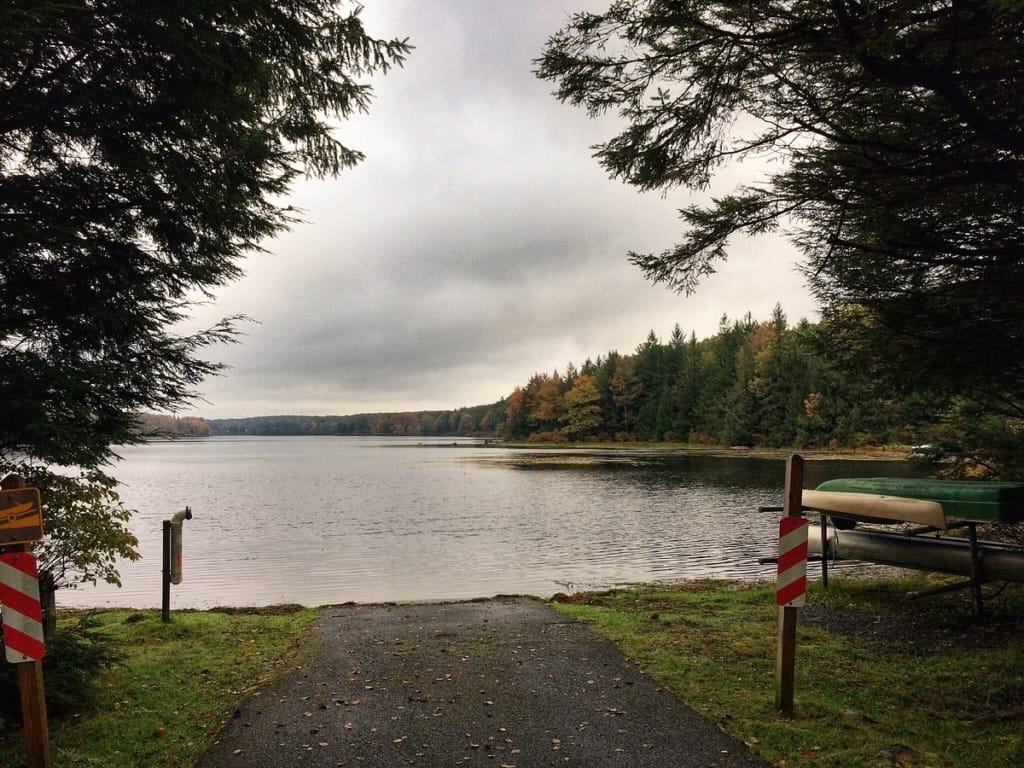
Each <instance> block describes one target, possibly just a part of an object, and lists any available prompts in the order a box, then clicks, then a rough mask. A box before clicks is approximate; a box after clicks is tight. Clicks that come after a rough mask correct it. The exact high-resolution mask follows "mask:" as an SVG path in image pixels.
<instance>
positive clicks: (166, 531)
mask: <svg viewBox="0 0 1024 768" xmlns="http://www.w3.org/2000/svg"><path fill="white" fill-rule="evenodd" d="M161 530H162V532H163V554H164V556H163V567H162V568H161V569H160V576H161V582H160V621H162V622H163V623H164V624H166V623H167V622H169V621H170V620H171V521H170V520H164V524H163V528H162V529H161Z"/></svg>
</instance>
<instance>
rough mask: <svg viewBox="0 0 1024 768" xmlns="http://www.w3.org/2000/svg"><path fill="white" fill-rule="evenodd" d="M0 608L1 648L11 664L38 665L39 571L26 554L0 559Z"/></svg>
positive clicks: (42, 651) (40, 641)
mask: <svg viewBox="0 0 1024 768" xmlns="http://www.w3.org/2000/svg"><path fill="white" fill-rule="evenodd" d="M0 605H3V607H4V647H5V648H6V655H7V660H8V661H9V662H11V663H12V664H21V663H22V662H25V661H40V660H41V659H42V658H43V655H44V654H45V653H46V646H45V645H44V643H43V609H42V606H41V605H40V603H39V567H38V565H37V564H36V559H35V557H33V556H32V555H31V554H29V553H28V552H7V553H5V554H2V555H0Z"/></svg>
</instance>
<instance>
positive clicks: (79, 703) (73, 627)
mask: <svg viewBox="0 0 1024 768" xmlns="http://www.w3.org/2000/svg"><path fill="white" fill-rule="evenodd" d="M98 626H99V621H98V620H97V619H96V617H95V616H94V615H93V614H91V613H86V614H82V615H81V616H79V617H77V618H75V619H72V620H71V621H68V622H65V623H63V624H62V625H61V626H58V628H57V631H56V632H54V634H53V635H52V636H51V637H49V638H47V640H46V656H44V657H43V677H44V680H45V686H46V709H47V712H48V713H49V714H51V715H54V716H59V715H62V714H67V713H70V712H73V711H80V710H81V708H82V707H83V706H84V705H87V704H88V703H89V702H90V700H91V699H92V693H93V681H94V680H95V679H96V677H97V676H98V675H99V673H100V672H102V671H103V670H105V669H107V668H109V667H111V666H112V665H114V664H116V663H117V662H118V661H120V660H121V659H122V658H123V657H122V654H121V652H120V650H119V648H118V646H117V644H116V643H115V641H114V640H113V639H111V638H110V637H109V636H108V635H106V634H104V633H103V632H102V631H100V630H99V629H98V628H97V627H98ZM16 667H17V665H15V664H8V663H6V662H0V730H2V728H3V723H5V722H8V721H20V719H21V697H20V696H19V694H18V670H17V668H16Z"/></svg>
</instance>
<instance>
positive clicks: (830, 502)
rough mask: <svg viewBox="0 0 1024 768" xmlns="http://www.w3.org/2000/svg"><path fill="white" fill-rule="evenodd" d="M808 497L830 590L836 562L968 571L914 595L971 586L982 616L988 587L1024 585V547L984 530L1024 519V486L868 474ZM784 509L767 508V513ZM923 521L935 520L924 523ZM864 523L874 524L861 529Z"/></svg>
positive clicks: (816, 550)
mask: <svg viewBox="0 0 1024 768" xmlns="http://www.w3.org/2000/svg"><path fill="white" fill-rule="evenodd" d="M805 497H806V501H805V503H803V505H802V506H803V510H804V513H805V514H806V512H807V511H817V512H818V513H819V514H820V525H818V526H811V527H810V530H809V531H808V552H809V554H810V555H811V556H810V557H809V559H814V560H819V561H820V562H821V569H822V570H821V577H822V584H823V585H824V586H825V587H827V586H828V564H829V561H833V562H835V561H837V560H860V561H867V562H872V563H878V564H881V565H891V566H894V567H898V568H910V569H913V570H920V571H932V572H936V573H946V574H951V575H959V576H966V577H967V578H966V579H964V580H962V581H957V582H955V583H951V584H946V585H942V586H938V587H934V588H932V589H927V590H921V591H918V592H915V593H911V594H912V596H913V597H926V596H929V595H935V594H940V593H943V592H951V591H954V590H959V589H969V590H970V591H971V597H972V600H973V610H974V613H975V615H980V614H981V613H982V611H983V609H984V603H983V595H982V589H981V588H982V585H983V584H986V583H989V582H994V581H1002V582H1017V583H1024V546H1019V545H1013V544H1004V543H1000V542H993V541H980V540H979V539H978V532H977V528H978V525H979V524H983V523H986V522H1021V521H1022V519H1024V485H1021V484H1011V483H981V482H978V483H975V482H956V481H928V480H903V479H900V478H864V479H848V480H831V481H828V482H826V483H822V484H821V485H820V486H818V488H817V489H816V490H815V491H806V492H805ZM929 505H930V506H929ZM781 510H782V507H760V508H759V511H764V512H768V511H781ZM937 510H938V513H937ZM958 518H959V519H958ZM922 521H927V522H928V523H929V524H924V525H921V524H919V523H921V522H922ZM859 522H860V523H863V522H867V523H870V524H872V527H870V528H867V529H865V528H856V526H857V524H858V523H859ZM892 524H899V525H901V526H902V527H901V528H894V527H893V525H892ZM878 526H882V527H881V528H879V527H878ZM951 529H960V530H965V531H966V534H967V535H966V536H964V537H959V536H956V537H951V536H948V535H944V534H945V532H946V531H948V530H951ZM774 560H775V558H763V559H762V560H760V561H759V562H773V561H774Z"/></svg>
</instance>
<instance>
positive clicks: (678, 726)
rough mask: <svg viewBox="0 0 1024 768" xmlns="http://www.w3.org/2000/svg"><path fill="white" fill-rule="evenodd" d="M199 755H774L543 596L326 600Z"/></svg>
mask: <svg viewBox="0 0 1024 768" xmlns="http://www.w3.org/2000/svg"><path fill="white" fill-rule="evenodd" d="M313 631H314V639H313V642H312V644H311V654H312V658H309V659H308V660H306V661H305V662H303V660H301V659H300V660H297V662H296V663H297V664H301V666H297V667H296V668H294V669H293V670H292V671H290V672H289V673H287V674H286V675H284V676H283V677H281V678H280V679H279V680H277V681H276V682H274V683H273V684H272V685H271V686H269V687H268V688H267V689H265V690H263V691H261V692H260V694H259V695H257V696H255V697H253V698H251V699H250V700H249V701H248V702H246V703H245V704H244V705H243V706H242V707H241V709H240V710H239V712H238V713H237V717H236V718H235V719H234V721H233V722H232V723H231V724H230V725H229V726H228V728H227V729H226V730H225V731H224V732H223V734H222V735H221V737H220V740H219V742H218V744H217V746H216V747H215V748H214V749H213V750H211V751H210V752H209V753H208V754H207V755H206V756H205V757H204V758H203V759H202V760H201V761H200V762H199V766H201V767H208V768H212V767H214V766H217V767H220V766H237V767H238V768H243V767H244V768H276V767H278V766H279V767H280V768H293V766H363V768H378V767H380V768H384V766H387V768H394V766H403V765H415V766H487V767H488V768H508V767H509V766H515V767H516V768H534V767H535V766H591V767H597V766H623V768H646V767H648V766H649V767H651V768H653V767H654V766H658V767H659V768H668V767H670V766H671V767H673V768H686V767H687V766H723V767H730V768H732V767H739V766H762V768H763V766H765V765H766V764H765V763H763V762H761V761H759V760H757V759H755V758H753V757H752V756H750V754H749V753H748V751H747V749H746V747H745V746H744V745H743V744H742V743H740V742H738V741H736V740H734V739H732V738H730V737H728V736H726V735H725V734H723V733H722V732H721V731H719V730H718V729H717V727H715V726H714V725H713V724H711V723H709V722H707V721H706V720H704V719H703V718H701V717H700V716H698V715H697V714H696V713H695V712H693V711H692V710H690V709H689V708H687V707H685V706H683V705H682V704H680V703H679V702H678V700H677V699H675V698H674V697H673V696H672V695H671V694H670V693H668V692H665V691H662V690H660V689H659V688H658V686H657V685H656V684H655V683H654V682H653V681H652V680H650V679H649V678H647V677H645V676H644V675H643V674H642V673H641V672H640V671H639V670H638V669H637V668H636V667H635V666H634V665H632V664H630V663H628V662H627V661H626V660H625V659H623V657H622V656H621V654H620V653H619V652H618V650H617V649H616V648H615V646H614V645H612V644H611V643H609V642H608V641H606V640H604V639H602V638H599V637H598V636H597V635H595V634H593V633H592V632H591V631H590V630H589V629H588V628H587V627H586V626H584V625H582V624H580V623H578V622H574V621H572V620H570V619H567V618H566V617H564V616H562V615H561V614H559V613H557V612H556V611H554V610H553V609H551V608H550V607H548V606H547V605H545V604H544V603H543V602H540V601H538V600H532V599H528V598H523V599H518V598H517V599H508V600H506V599H497V600H492V601H486V602H473V603H456V604H423V605H398V606H341V607H336V608H325V609H324V610H323V611H322V616H321V619H320V620H319V622H318V623H317V625H316V627H315V629H314V630H313Z"/></svg>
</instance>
